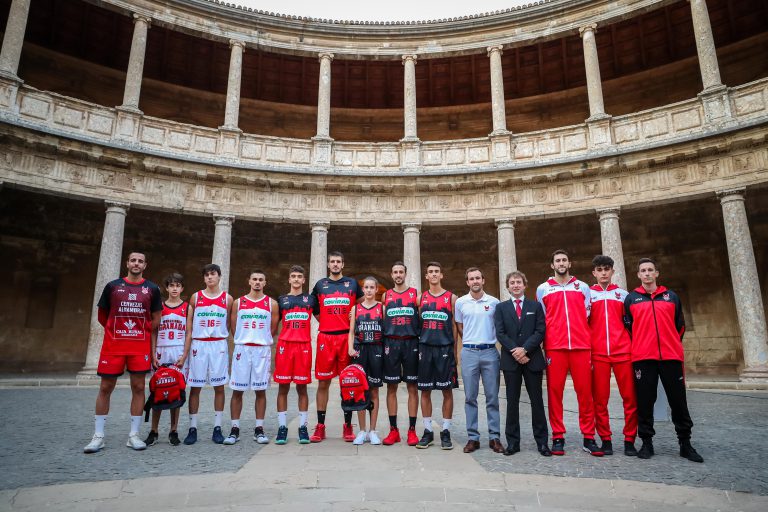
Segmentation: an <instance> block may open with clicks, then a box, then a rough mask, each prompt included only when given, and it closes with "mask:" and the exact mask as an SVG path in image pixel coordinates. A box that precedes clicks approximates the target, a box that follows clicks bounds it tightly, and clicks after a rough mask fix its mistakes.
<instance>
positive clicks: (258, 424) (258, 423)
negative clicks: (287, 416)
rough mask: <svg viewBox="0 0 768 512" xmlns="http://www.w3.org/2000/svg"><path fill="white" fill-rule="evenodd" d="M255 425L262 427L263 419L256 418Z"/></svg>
mask: <svg viewBox="0 0 768 512" xmlns="http://www.w3.org/2000/svg"><path fill="white" fill-rule="evenodd" d="M256 426H257V427H263V426H264V420H256Z"/></svg>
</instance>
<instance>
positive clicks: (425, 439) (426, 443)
mask: <svg viewBox="0 0 768 512" xmlns="http://www.w3.org/2000/svg"><path fill="white" fill-rule="evenodd" d="M434 442H435V433H434V432H432V431H431V430H426V429H425V430H424V435H423V436H421V439H420V440H419V442H418V443H416V448H421V449H424V448H429V447H430V446H432V443H434Z"/></svg>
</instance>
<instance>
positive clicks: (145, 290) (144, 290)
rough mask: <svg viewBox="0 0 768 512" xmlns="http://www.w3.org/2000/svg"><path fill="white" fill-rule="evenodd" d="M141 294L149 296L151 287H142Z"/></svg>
mask: <svg viewBox="0 0 768 512" xmlns="http://www.w3.org/2000/svg"><path fill="white" fill-rule="evenodd" d="M141 293H143V294H144V295H146V294H148V293H149V287H148V286H142V287H141Z"/></svg>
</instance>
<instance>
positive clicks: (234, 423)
mask: <svg viewBox="0 0 768 512" xmlns="http://www.w3.org/2000/svg"><path fill="white" fill-rule="evenodd" d="M232 428H240V420H232Z"/></svg>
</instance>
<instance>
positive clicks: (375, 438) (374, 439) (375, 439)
mask: <svg viewBox="0 0 768 512" xmlns="http://www.w3.org/2000/svg"><path fill="white" fill-rule="evenodd" d="M368 440H369V441H371V444H381V438H379V433H378V432H377V431H375V430H371V432H370V433H369V434H368Z"/></svg>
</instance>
